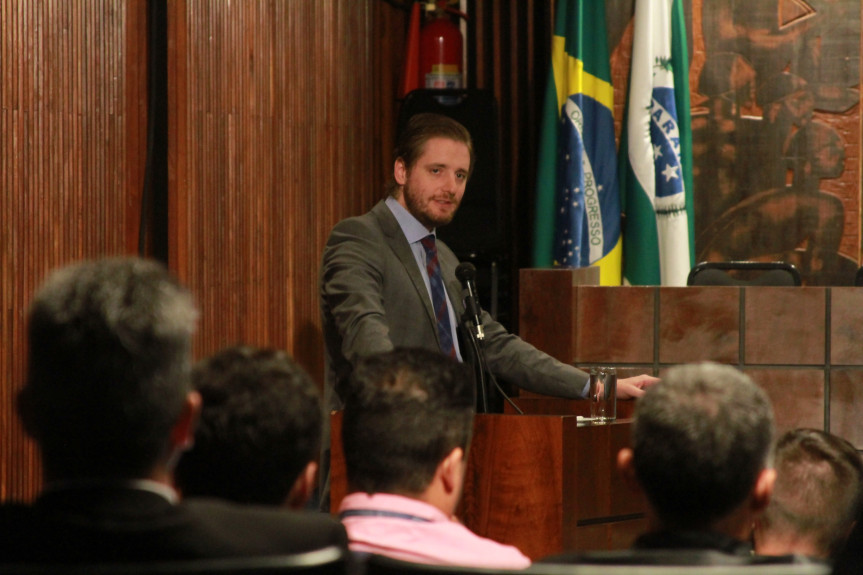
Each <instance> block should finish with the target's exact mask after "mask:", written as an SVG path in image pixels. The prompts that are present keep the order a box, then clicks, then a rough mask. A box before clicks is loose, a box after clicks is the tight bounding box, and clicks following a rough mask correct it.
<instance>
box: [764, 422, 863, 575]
mask: <svg viewBox="0 0 863 575" xmlns="http://www.w3.org/2000/svg"><path fill="white" fill-rule="evenodd" d="M773 465H774V467H775V469H776V482H775V484H774V486H773V496H772V498H771V499H770V504H769V505H768V506H767V510H766V511H765V513H764V514H763V515H762V516H761V517H760V518H759V519H758V520H757V521H756V523H755V529H754V532H753V541H754V543H755V552H756V553H758V554H761V555H786V554H788V553H799V554H802V555H807V556H809V557H818V558H821V559H830V558H832V557H833V556H834V555H835V553H836V552H837V551H838V550H839V549H840V548H841V546H842V545H843V544H844V542H845V539H846V537H848V533H849V532H850V531H851V527H852V526H853V525H854V521H855V519H856V517H857V510H858V509H859V507H860V495H861V482H863V460H861V458H860V454H859V453H858V452H857V449H855V448H854V446H853V445H851V443H849V442H848V441H846V440H845V439H842V438H841V437H837V436H835V435H831V434H829V433H827V432H824V431H820V430H817V429H795V430H792V431H788V432H786V433H785V434H784V435H783V436H782V437H780V438H779V440H778V441H777V442H776V448H775V449H774V454H773Z"/></svg>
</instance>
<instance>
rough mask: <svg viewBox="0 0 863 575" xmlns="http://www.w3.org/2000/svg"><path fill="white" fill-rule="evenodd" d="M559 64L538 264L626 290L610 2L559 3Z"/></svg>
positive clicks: (542, 175)
mask: <svg viewBox="0 0 863 575" xmlns="http://www.w3.org/2000/svg"><path fill="white" fill-rule="evenodd" d="M551 60H552V70H551V72H550V73H549V79H548V87H547V89H546V97H545V107H544V112H543V122H542V129H541V130H542V131H541V139H540V147H539V163H538V172H537V203H536V225H535V235H534V252H533V264H534V266H536V267H550V266H552V265H554V266H560V267H586V266H591V265H595V266H599V268H600V283H601V284H602V285H620V275H621V254H622V247H621V235H620V195H619V191H618V183H617V156H616V149H615V144H614V115H613V109H614V108H613V107H614V91H613V88H612V85H611V70H610V65H609V57H608V38H607V33H606V27H605V3H604V2H601V1H599V2H598V1H596V0H558V2H557V17H556V21H555V32H554V38H553V40H552V54H551Z"/></svg>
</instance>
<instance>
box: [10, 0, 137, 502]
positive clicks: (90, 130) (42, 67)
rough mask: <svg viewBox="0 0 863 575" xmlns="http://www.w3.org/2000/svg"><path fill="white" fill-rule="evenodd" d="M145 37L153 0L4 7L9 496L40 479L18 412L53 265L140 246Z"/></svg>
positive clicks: (30, 489) (48, 1)
mask: <svg viewBox="0 0 863 575" xmlns="http://www.w3.org/2000/svg"><path fill="white" fill-rule="evenodd" d="M143 31H146V1H145V0H130V1H123V0H98V1H89V0H87V1H83V0H69V1H60V0H54V1H52V0H44V1H38V2H21V1H18V0H2V2H0V66H2V70H3V74H2V79H0V126H2V129H0V150H2V154H0V218H2V221H3V226H2V231H0V274H2V277H0V301H2V313H3V322H2V344H3V345H2V350H0V373H2V376H3V383H2V392H0V442H2V444H0V499H4V500H5V499H29V498H31V497H33V496H34V495H35V494H36V493H37V492H38V489H39V487H40V482H41V480H40V470H39V465H38V458H37V456H36V453H35V450H34V449H33V446H32V444H30V443H29V442H28V440H26V439H25V437H24V434H23V431H22V429H21V426H20V423H19V422H18V419H17V417H16V416H15V415H14V413H15V409H14V401H15V395H16V393H17V391H18V389H19V388H20V386H21V384H22V383H23V381H24V377H25V371H26V343H25V322H26V311H27V306H28V305H29V302H30V299H31V297H32V294H33V292H34V290H35V289H36V288H37V287H38V285H39V283H40V282H41V281H42V279H43V278H44V277H45V275H46V274H47V273H48V271H49V270H51V269H52V268H55V267H58V266H60V265H63V264H66V263H68V262H70V261H73V260H78V259H83V258H90V257H96V256H101V255H108V254H120V253H127V252H133V251H134V250H135V247H136V244H137V241H136V240H137V231H138V230H137V225H138V218H137V216H138V208H139V205H138V204H139V202H140V193H141V188H142V184H143V171H144V163H145V150H146V140H145V136H146V130H145V129H144V126H145V125H146V92H145V88H146V77H145V70H146V51H145V47H144V44H143V43H142V37H143V34H144V32H143Z"/></svg>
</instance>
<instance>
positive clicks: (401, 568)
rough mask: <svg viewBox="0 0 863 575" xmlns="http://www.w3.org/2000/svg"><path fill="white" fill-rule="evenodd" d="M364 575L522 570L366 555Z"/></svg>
mask: <svg viewBox="0 0 863 575" xmlns="http://www.w3.org/2000/svg"><path fill="white" fill-rule="evenodd" d="M360 572H361V573H362V574H363V575H499V574H506V573H521V572H523V570H522V569H489V568H485V567H461V566H458V565H428V564H426V563H413V562H411V561H402V560H400V559H393V558H392V557H385V556H383V555H374V554H372V555H366V556H365V557H363V558H362V561H361V562H360Z"/></svg>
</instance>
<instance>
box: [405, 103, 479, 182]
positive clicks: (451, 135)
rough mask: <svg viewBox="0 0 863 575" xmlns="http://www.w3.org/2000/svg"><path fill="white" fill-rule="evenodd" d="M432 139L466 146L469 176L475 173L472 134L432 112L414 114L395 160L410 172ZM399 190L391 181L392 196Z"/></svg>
mask: <svg viewBox="0 0 863 575" xmlns="http://www.w3.org/2000/svg"><path fill="white" fill-rule="evenodd" d="M432 138H444V139H447V140H453V141H455V142H461V143H462V144H464V145H466V146H467V149H468V152H469V153H470V172H469V173H468V176H470V174H471V173H473V168H474V161H475V159H476V156H475V155H474V150H473V141H472V140H471V137H470V132H469V131H468V130H467V128H465V127H464V126H463V125H462V124H460V123H459V122H457V121H456V120H453V119H452V118H450V117H449V116H444V115H443V114H434V113H431V112H423V113H421V114H414V115H413V116H411V117H410V118H409V119H408V122H407V124H406V126H405V128H404V130H402V133H401V134H399V137H398V141H397V142H396V146H395V150H394V152H393V154H394V160H398V159H399V158H401V160H402V161H403V162H404V163H405V167H406V168H407V169H408V171H410V170H411V169H412V168H413V167H414V166H415V165H416V163H417V160H418V159H419V158H420V156H422V155H423V152H424V151H425V146H426V143H427V142H428V141H429V140H431V139H432ZM397 190H398V184H396V182H395V180H391V181H390V184H389V193H390V195H393V194H395V193H396V191H397Z"/></svg>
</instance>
